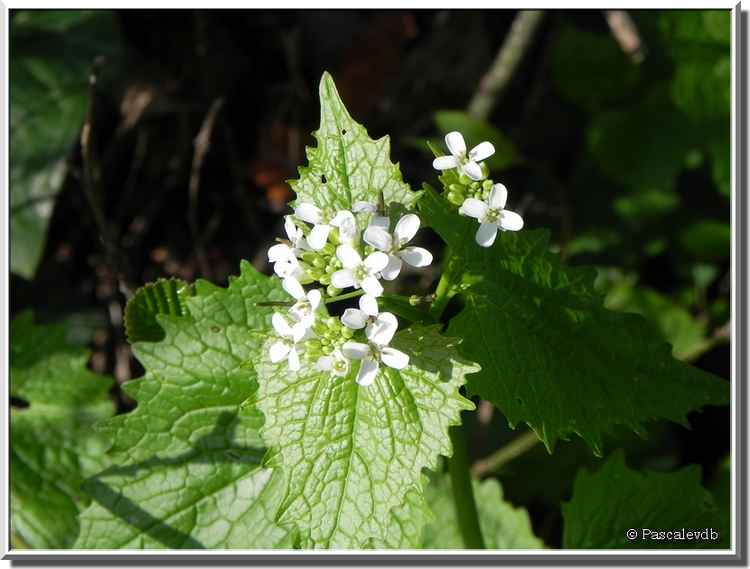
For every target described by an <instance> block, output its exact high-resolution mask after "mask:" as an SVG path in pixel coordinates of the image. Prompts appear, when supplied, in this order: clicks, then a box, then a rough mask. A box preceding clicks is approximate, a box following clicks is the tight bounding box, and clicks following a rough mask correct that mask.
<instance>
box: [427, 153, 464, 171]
mask: <svg viewBox="0 0 750 569" xmlns="http://www.w3.org/2000/svg"><path fill="white" fill-rule="evenodd" d="M456 166H458V158H456V157H455V156H438V157H437V158H435V160H433V161H432V167H433V168H435V170H450V169H451V168H455V167H456Z"/></svg>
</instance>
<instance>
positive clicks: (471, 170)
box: [463, 162, 484, 182]
mask: <svg viewBox="0 0 750 569" xmlns="http://www.w3.org/2000/svg"><path fill="white" fill-rule="evenodd" d="M463 171H464V174H466V175H467V176H468V177H469V178H471V179H472V180H474V181H475V182H478V181H479V180H481V179H482V178H484V174H483V173H482V167H481V166H480V165H479V164H477V163H476V162H467V163H466V164H464V165H463Z"/></svg>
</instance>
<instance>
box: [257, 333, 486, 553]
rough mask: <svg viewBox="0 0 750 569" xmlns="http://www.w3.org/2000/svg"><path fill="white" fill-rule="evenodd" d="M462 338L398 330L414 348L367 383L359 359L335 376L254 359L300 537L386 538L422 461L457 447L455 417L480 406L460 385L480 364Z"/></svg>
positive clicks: (285, 514) (290, 517)
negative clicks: (467, 356) (451, 432)
mask: <svg viewBox="0 0 750 569" xmlns="http://www.w3.org/2000/svg"><path fill="white" fill-rule="evenodd" d="M455 343H456V342H455V341H454V340H450V339H447V338H445V337H443V336H442V335H440V334H439V333H438V331H437V329H436V327H435V326H432V327H420V326H412V327H411V328H408V329H406V330H403V331H401V332H399V333H398V334H397V335H396V336H395V338H394V339H393V342H392V345H393V346H394V347H396V348H397V349H399V350H401V351H403V352H405V353H407V354H409V356H410V358H411V360H410V362H409V366H408V367H406V368H405V369H403V370H401V371H397V370H394V369H392V368H388V367H385V366H381V368H380V371H379V373H378V375H377V377H376V379H375V382H374V383H373V384H372V385H371V386H369V387H361V386H359V385H358V384H357V383H356V382H355V381H354V375H355V372H356V369H352V370H350V373H349V375H348V376H346V377H336V376H333V375H329V374H328V373H324V372H320V371H317V370H316V369H315V367H314V366H313V365H311V363H308V362H305V364H304V365H303V367H302V370H300V371H299V372H298V373H297V374H292V373H289V372H288V371H287V369H286V364H285V363H283V364H278V365H274V364H272V363H270V362H269V361H268V359H267V358H264V359H263V361H262V362H261V363H260V364H259V365H258V366H257V369H258V378H259V383H260V389H259V391H258V394H259V399H258V403H257V404H258V407H259V408H260V409H261V410H262V411H263V413H264V414H265V416H266V423H265V425H264V426H263V431H262V433H263V438H264V440H265V441H266V443H267V444H268V445H269V446H270V447H271V448H272V449H273V450H274V451H275V456H274V459H273V462H272V464H273V465H274V466H276V465H278V466H279V467H280V468H281V469H282V470H283V471H284V473H285V475H286V477H287V479H288V481H289V487H288V488H287V493H286V496H285V497H284V500H283V502H282V505H281V508H280V513H279V522H280V523H282V524H289V525H294V526H296V527H298V528H299V529H300V535H301V538H302V544H303V546H310V547H330V548H358V547H362V546H363V545H365V544H367V543H369V542H370V541H371V540H374V541H375V542H376V543H377V542H381V541H386V540H387V533H388V528H389V526H390V523H391V521H392V520H391V518H390V514H391V510H392V509H393V508H397V507H400V506H401V505H402V504H403V503H404V500H405V495H406V493H407V491H409V490H410V489H413V488H415V487H416V486H417V485H418V484H419V482H420V476H421V471H422V468H424V467H432V468H434V466H435V464H436V460H437V457H438V455H440V454H442V455H450V453H451V446H450V440H449V438H448V427H449V426H450V425H454V424H457V423H459V420H460V419H459V414H460V412H461V410H463V409H471V408H473V405H472V404H471V402H470V401H468V400H466V399H464V398H463V397H461V396H460V395H459V393H458V389H459V387H461V385H462V384H463V383H464V381H465V379H464V376H465V375H466V374H467V373H473V372H476V371H477V370H478V369H479V368H478V366H476V365H475V364H472V363H470V362H467V361H466V360H464V359H462V358H460V357H459V356H458V353H457V351H456V347H455ZM353 367H356V366H353Z"/></svg>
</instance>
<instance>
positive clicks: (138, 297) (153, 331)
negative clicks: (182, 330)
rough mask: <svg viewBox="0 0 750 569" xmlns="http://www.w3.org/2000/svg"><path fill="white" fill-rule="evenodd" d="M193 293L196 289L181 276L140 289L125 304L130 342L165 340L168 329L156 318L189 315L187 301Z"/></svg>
mask: <svg viewBox="0 0 750 569" xmlns="http://www.w3.org/2000/svg"><path fill="white" fill-rule="evenodd" d="M193 294H194V291H193V288H192V287H191V286H190V285H188V284H187V283H186V282H184V281H181V280H179V279H159V280H157V281H156V282H153V283H148V284H146V285H145V286H143V287H141V288H139V289H138V290H137V291H136V293H135V296H133V298H131V299H130V300H129V301H128V304H127V306H126V307H125V332H126V333H127V335H128V341H130V343H131V344H134V343H135V342H158V341H160V340H162V339H163V338H164V330H162V328H161V326H160V325H159V323H158V322H157V320H156V317H157V315H159V314H171V315H172V316H183V315H185V314H186V313H187V309H186V301H187V299H188V298H190V297H191V296H192V295H193Z"/></svg>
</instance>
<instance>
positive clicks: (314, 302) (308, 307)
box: [281, 277, 322, 328]
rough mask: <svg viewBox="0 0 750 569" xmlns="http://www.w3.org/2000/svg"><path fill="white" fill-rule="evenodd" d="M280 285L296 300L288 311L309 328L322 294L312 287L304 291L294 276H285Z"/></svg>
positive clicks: (313, 322)
mask: <svg viewBox="0 0 750 569" xmlns="http://www.w3.org/2000/svg"><path fill="white" fill-rule="evenodd" d="M281 286H283V287H284V290H285V291H287V292H288V293H289V294H290V295H292V296H293V297H294V299H295V300H296V301H297V302H295V303H294V306H292V307H291V308H290V309H289V312H290V313H291V314H292V316H294V317H295V318H296V319H297V321H298V322H301V323H302V324H304V325H305V327H307V328H310V327H311V326H312V325H313V324H315V313H316V312H317V311H318V307H320V302H321V300H322V295H321V294H320V291H319V290H318V289H313V290H311V291H309V292H307V293H305V289H304V288H302V285H301V284H300V283H299V281H298V280H297V279H295V278H294V277H287V278H285V279H284V280H283V281H281Z"/></svg>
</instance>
